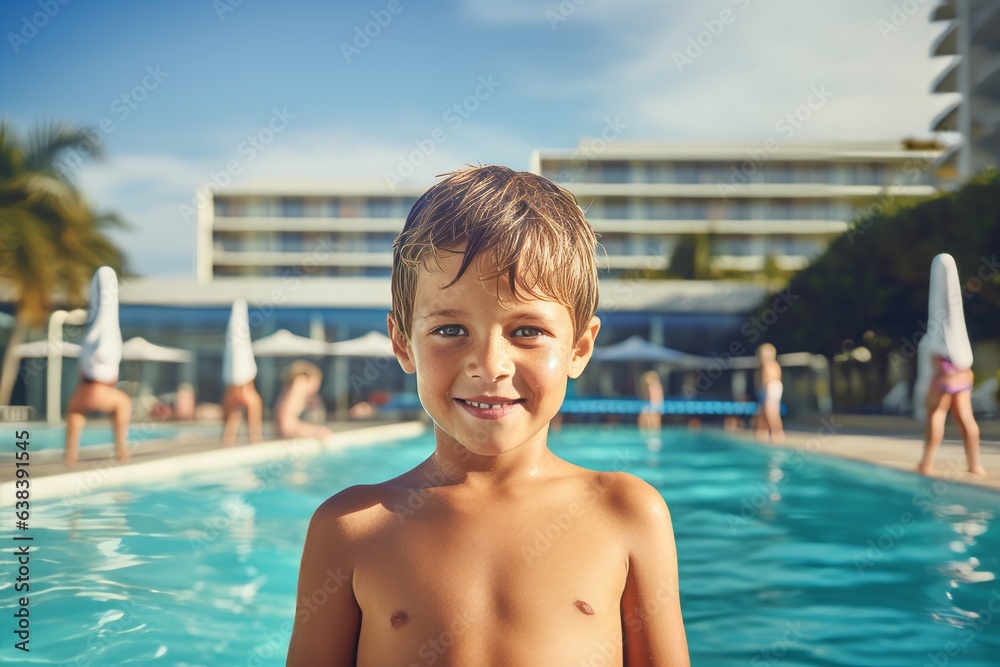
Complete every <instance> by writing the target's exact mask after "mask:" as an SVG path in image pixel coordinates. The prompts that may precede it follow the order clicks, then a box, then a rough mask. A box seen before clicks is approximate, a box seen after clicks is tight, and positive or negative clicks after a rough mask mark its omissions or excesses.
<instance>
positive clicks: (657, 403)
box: [637, 371, 664, 431]
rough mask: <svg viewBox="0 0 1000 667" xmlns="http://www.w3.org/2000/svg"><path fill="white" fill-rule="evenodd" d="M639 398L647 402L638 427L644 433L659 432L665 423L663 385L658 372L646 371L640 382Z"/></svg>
mask: <svg viewBox="0 0 1000 667" xmlns="http://www.w3.org/2000/svg"><path fill="white" fill-rule="evenodd" d="M639 398H641V399H642V400H644V401H646V404H645V405H644V406H642V412H640V413H639V420H638V423H637V426H638V427H639V429H640V430H643V431H659V430H660V427H661V424H662V421H663V417H662V415H663V398H664V397H663V383H662V382H661V381H660V374H659V373H657V372H656V371H646V372H645V373H643V374H642V378H640V380H639Z"/></svg>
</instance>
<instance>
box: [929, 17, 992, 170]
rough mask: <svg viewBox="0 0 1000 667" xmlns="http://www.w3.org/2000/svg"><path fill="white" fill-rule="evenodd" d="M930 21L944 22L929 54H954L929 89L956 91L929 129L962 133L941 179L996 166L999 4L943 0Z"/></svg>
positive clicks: (942, 160)
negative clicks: (954, 96)
mask: <svg viewBox="0 0 1000 667" xmlns="http://www.w3.org/2000/svg"><path fill="white" fill-rule="evenodd" d="M931 20H932V21H942V22H944V23H945V28H944V31H943V32H942V33H941V35H940V36H939V37H938V39H937V41H936V42H935V43H934V45H933V46H932V47H931V55H932V56H952V57H953V61H952V63H951V64H950V65H949V66H948V67H947V68H946V69H945V70H944V71H943V72H942V73H941V75H940V76H939V77H938V78H937V80H936V81H934V83H933V84H931V91H932V92H934V93H944V94H949V93H950V94H955V93H957V94H958V95H959V98H958V99H957V100H956V101H954V102H952V103H951V104H950V105H949V106H948V107H947V108H945V109H944V110H943V111H942V112H941V113H940V114H939V115H938V116H937V118H935V119H934V121H933V122H932V124H931V129H932V130H934V131H935V132H957V133H958V134H959V135H960V140H959V141H958V142H956V143H955V144H953V145H952V146H951V147H950V148H949V149H948V151H946V152H945V154H944V155H942V156H941V158H940V161H939V166H940V168H941V172H942V176H943V177H944V178H945V179H947V180H949V181H964V180H967V179H968V178H970V177H971V176H974V175H975V174H976V173H978V172H980V171H982V170H983V169H986V168H988V167H1000V2H998V0H945V1H944V2H942V3H941V4H940V5H938V6H937V7H935V8H934V11H933V12H932V13H931Z"/></svg>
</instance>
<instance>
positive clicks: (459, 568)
mask: <svg viewBox="0 0 1000 667" xmlns="http://www.w3.org/2000/svg"><path fill="white" fill-rule="evenodd" d="M606 477H607V476H605V478H606ZM600 479H601V478H600V477H599V476H598V475H595V474H593V473H585V474H573V475H568V476H566V477H565V478H562V479H558V480H553V481H548V482H541V483H540V484H542V485H544V487H545V488H538V489H526V488H525V489H520V490H519V491H518V492H517V494H516V495H509V496H506V497H496V496H491V497H488V498H487V497H476V495H475V494H472V493H469V492H467V491H464V490H455V489H456V487H447V486H444V487H436V488H427V489H424V490H423V491H422V493H421V492H420V485H413V484H405V483H404V484H401V485H398V486H397V485H392V486H390V485H389V484H385V485H381V486H379V487H371V490H370V491H369V493H371V494H372V496H373V497H372V500H375V499H376V498H377V500H378V502H377V503H376V504H374V505H373V506H371V507H370V508H369V509H367V510H365V511H364V512H363V513H362V515H360V516H358V517H357V531H358V532H357V536H356V538H355V540H356V541H355V546H356V549H357V551H356V562H357V566H356V568H355V571H354V592H355V595H356V597H357V601H358V605H359V607H360V610H361V614H362V617H361V627H360V634H359V641H358V662H357V664H358V665H359V666H367V665H372V666H376V665H377V666H384V665H410V664H417V665H432V664H433V665H506V666H513V665H576V664H579V663H580V661H584V662H585V663H588V662H589V661H590V660H591V659H592V658H594V657H595V656H598V655H603V658H602V659H601V660H600V662H601V664H606V665H620V664H621V661H622V657H621V633H622V629H621V613H620V608H619V605H620V602H621V597H622V591H623V589H624V586H625V579H626V574H627V563H628V558H627V549H626V545H625V544H624V543H623V540H622V539H621V537H620V536H619V535H616V531H615V526H614V517H613V515H612V514H611V513H610V512H608V511H607V509H606V507H604V506H603V505H604V503H602V502H601V499H600V496H601V495H603V494H604V493H605V491H606V489H603V488H602V485H601V484H600V482H599V480H600ZM605 481H607V480H606V479H605Z"/></svg>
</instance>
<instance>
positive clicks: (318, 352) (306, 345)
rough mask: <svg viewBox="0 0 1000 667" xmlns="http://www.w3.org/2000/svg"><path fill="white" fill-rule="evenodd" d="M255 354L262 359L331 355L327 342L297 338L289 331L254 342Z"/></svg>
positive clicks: (281, 330) (278, 332)
mask: <svg viewBox="0 0 1000 667" xmlns="http://www.w3.org/2000/svg"><path fill="white" fill-rule="evenodd" d="M253 353H254V354H256V355H259V356H262V357H300V356H326V355H328V354H330V348H329V343H327V342H326V341H323V340H317V339H315V338H306V337H305V336H296V335H295V334H293V333H292V332H291V331H289V330H288V329H279V330H278V331H275V332H274V333H273V334H271V335H270V336H265V337H264V338H261V339H260V340H257V341H254V344H253Z"/></svg>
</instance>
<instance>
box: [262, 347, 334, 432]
mask: <svg viewBox="0 0 1000 667" xmlns="http://www.w3.org/2000/svg"><path fill="white" fill-rule="evenodd" d="M322 386H323V372H322V371H321V370H320V369H319V368H317V367H316V366H315V364H311V363H309V362H308V361H296V362H295V363H294V364H292V367H291V369H290V370H289V372H288V379H287V380H286V382H285V388H284V389H283V390H282V392H281V395H280V396H278V403H277V405H276V406H275V408H274V420H275V423H276V424H277V426H278V435H279V436H281V437H282V438H320V439H322V438H328V437H330V435H332V431H330V429H328V428H327V427H326V426H323V425H322V424H311V423H309V422H305V421H302V413H303V412H305V411H306V409H308V408H309V406H310V403H312V402H313V400H315V399H316V398H317V397H318V396H319V390H320V388H321V387H322Z"/></svg>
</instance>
